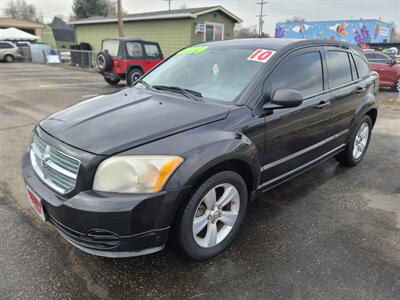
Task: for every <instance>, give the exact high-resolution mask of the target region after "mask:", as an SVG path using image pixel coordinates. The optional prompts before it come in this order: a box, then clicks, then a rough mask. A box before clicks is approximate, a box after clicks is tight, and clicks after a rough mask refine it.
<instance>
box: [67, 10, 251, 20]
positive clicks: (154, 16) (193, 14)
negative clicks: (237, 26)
mask: <svg viewBox="0 0 400 300" xmlns="http://www.w3.org/2000/svg"><path fill="white" fill-rule="evenodd" d="M214 11H221V12H223V13H224V14H226V15H227V16H229V17H230V18H231V19H233V21H234V22H235V23H241V22H243V20H242V19H240V18H239V17H237V16H236V15H234V14H233V13H231V12H230V11H228V10H227V9H225V8H223V7H222V6H207V7H198V8H184V9H172V10H163V11H153V12H146V13H139V14H128V15H125V16H124V22H129V21H145V20H162V19H184V18H192V19H195V18H197V17H198V16H200V15H204V14H207V13H210V12H214ZM116 22H117V18H114V17H112V18H109V17H101V16H96V17H90V18H86V19H80V20H76V21H72V22H69V24H73V25H84V24H101V23H116Z"/></svg>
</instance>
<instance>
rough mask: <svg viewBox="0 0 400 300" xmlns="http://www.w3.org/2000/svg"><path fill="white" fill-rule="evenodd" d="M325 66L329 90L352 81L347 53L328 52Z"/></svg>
mask: <svg viewBox="0 0 400 300" xmlns="http://www.w3.org/2000/svg"><path fill="white" fill-rule="evenodd" d="M327 64H328V78H329V83H330V88H334V87H337V86H339V85H342V84H345V83H348V82H351V81H352V78H351V68H350V61H349V55H348V54H347V52H344V51H334V50H329V51H328V53H327Z"/></svg>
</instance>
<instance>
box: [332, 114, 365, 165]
mask: <svg viewBox="0 0 400 300" xmlns="http://www.w3.org/2000/svg"><path fill="white" fill-rule="evenodd" d="M371 131H372V121H371V118H370V117H369V116H364V118H363V120H362V121H361V123H360V124H359V125H358V126H357V127H355V129H354V130H353V132H352V133H351V136H350V140H349V142H348V144H347V146H346V148H345V149H344V150H343V152H341V153H339V154H338V155H336V160H337V161H338V162H339V163H341V164H343V165H346V166H350V167H352V166H355V165H357V164H359V163H360V161H361V160H362V159H363V158H364V155H365V153H366V152H367V149H368V145H369V141H370V139H371Z"/></svg>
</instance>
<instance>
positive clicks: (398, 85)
mask: <svg viewBox="0 0 400 300" xmlns="http://www.w3.org/2000/svg"><path fill="white" fill-rule="evenodd" d="M397 91H398V92H399V93H400V77H399V79H397Z"/></svg>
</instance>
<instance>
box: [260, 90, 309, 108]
mask: <svg viewBox="0 0 400 300" xmlns="http://www.w3.org/2000/svg"><path fill="white" fill-rule="evenodd" d="M301 103H303V96H302V95H301V94H300V92H299V91H296V90H290V89H277V90H276V91H275V92H274V94H273V95H272V98H271V101H270V102H268V103H266V104H265V105H264V106H263V108H264V109H281V108H289V107H296V106H299V105H301Z"/></svg>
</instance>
